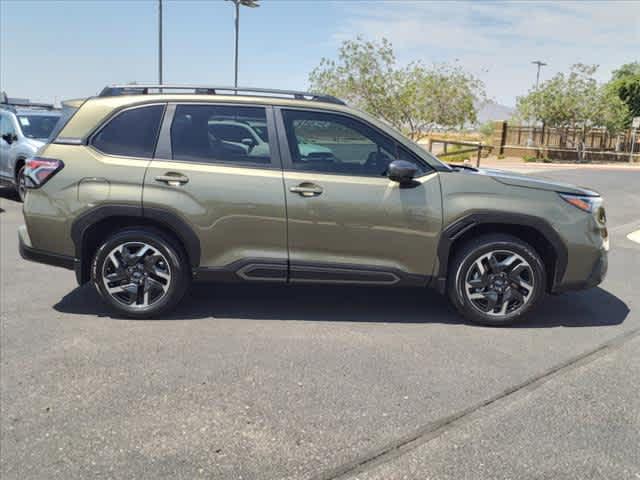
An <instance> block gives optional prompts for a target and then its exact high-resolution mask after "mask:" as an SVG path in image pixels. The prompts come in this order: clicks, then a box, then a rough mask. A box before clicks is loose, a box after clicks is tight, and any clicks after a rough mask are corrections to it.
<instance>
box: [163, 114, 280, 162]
mask: <svg viewBox="0 0 640 480" xmlns="http://www.w3.org/2000/svg"><path fill="white" fill-rule="evenodd" d="M266 125H267V117H266V113H265V109H264V108H260V107H244V106H232V105H178V106H177V107H176V112H175V115H174V117H173V123H172V125H171V151H172V154H173V159H174V160H182V161H187V162H198V163H226V164H247V165H265V166H266V165H271V153H270V150H269V141H268V139H266V138H265V137H263V136H261V135H260V131H259V128H263V129H266Z"/></svg>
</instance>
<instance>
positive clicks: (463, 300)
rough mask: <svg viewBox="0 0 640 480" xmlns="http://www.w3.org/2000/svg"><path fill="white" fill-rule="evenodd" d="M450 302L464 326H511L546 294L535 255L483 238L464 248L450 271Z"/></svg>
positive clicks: (504, 239) (518, 243)
mask: <svg viewBox="0 0 640 480" xmlns="http://www.w3.org/2000/svg"><path fill="white" fill-rule="evenodd" d="M449 272H450V278H449V282H448V283H449V285H448V293H449V298H450V299H451V302H452V303H453V305H454V306H455V307H456V308H457V309H458V311H459V312H460V313H461V314H462V315H463V316H464V317H465V318H467V319H468V320H470V321H472V322H474V323H479V324H484V325H507V324H511V323H514V322H516V321H518V320H520V319H522V317H523V316H525V315H526V314H527V312H529V311H531V309H532V308H533V307H534V306H535V305H536V303H537V302H538V301H539V300H540V298H541V297H542V296H543V294H544V291H545V270H544V265H543V263H542V260H541V259H540V256H539V255H538V253H537V252H536V251H535V250H534V249H533V248H532V247H531V246H530V245H528V244H527V243H525V242H523V241H522V240H520V239H519V238H516V237H513V236H510V235H503V234H495V235H484V236H481V237H479V238H477V239H474V240H472V241H470V242H468V243H467V244H465V245H464V246H463V247H462V248H461V249H460V250H459V251H458V252H457V253H456V255H455V257H454V258H453V261H452V263H451V265H450V270H449Z"/></svg>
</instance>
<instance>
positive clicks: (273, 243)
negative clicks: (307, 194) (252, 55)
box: [143, 103, 287, 282]
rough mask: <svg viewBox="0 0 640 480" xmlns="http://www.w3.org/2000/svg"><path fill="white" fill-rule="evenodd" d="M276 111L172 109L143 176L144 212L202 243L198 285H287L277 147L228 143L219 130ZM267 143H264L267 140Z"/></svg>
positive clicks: (267, 118)
mask: <svg viewBox="0 0 640 480" xmlns="http://www.w3.org/2000/svg"><path fill="white" fill-rule="evenodd" d="M272 115H273V112H272V109H271V107H265V106H258V105H256V106H245V105H233V104H214V103H172V104H169V106H168V108H167V113H166V115H165V118H164V122H163V126H162V129H161V134H160V138H159V142H158V147H157V149H156V154H155V157H154V159H153V161H152V162H151V163H150V165H149V168H148V169H147V173H146V176H145V182H144V193H143V208H144V210H145V213H146V212H149V210H150V209H160V210H168V211H170V212H171V213H173V214H175V215H177V216H178V217H180V218H181V219H182V220H183V221H184V222H185V223H186V224H187V225H189V227H190V228H191V229H192V230H193V231H194V232H195V234H196V236H197V237H198V239H199V242H200V251H201V254H200V261H199V265H200V268H199V269H198V270H197V272H196V273H197V277H200V278H206V279H209V280H216V279H219V280H232V279H246V280H264V281H276V282H278V281H279V282H284V281H286V275H287V246H286V213H285V204H284V192H283V185H282V170H281V167H280V156H279V153H278V148H277V145H276V146H274V145H273V142H270V141H267V142H266V143H265V147H264V148H256V145H254V144H253V143H252V142H248V141H247V142H246V143H243V142H242V141H240V142H238V141H237V138H235V137H234V138H226V137H225V135H224V131H223V129H217V128H214V126H216V125H221V124H227V123H228V124H231V125H234V124H239V125H247V126H249V125H250V124H251V123H252V122H262V123H263V124H266V125H267V126H268V133H269V135H270V138H271V137H273V138H275V130H274V127H273V122H272ZM270 138H268V139H267V140H270Z"/></svg>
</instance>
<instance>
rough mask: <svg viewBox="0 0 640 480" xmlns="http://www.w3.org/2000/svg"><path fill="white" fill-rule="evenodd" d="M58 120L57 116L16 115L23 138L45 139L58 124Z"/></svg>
mask: <svg viewBox="0 0 640 480" xmlns="http://www.w3.org/2000/svg"><path fill="white" fill-rule="evenodd" d="M58 118H59V116H58V115H18V122H20V127H21V128H22V134H23V135H24V136H25V137H27V138H39V139H46V138H49V135H51V131H52V130H53V127H55V126H56V123H58Z"/></svg>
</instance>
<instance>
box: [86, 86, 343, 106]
mask: <svg viewBox="0 0 640 480" xmlns="http://www.w3.org/2000/svg"><path fill="white" fill-rule="evenodd" d="M176 90H177V91H181V92H183V93H195V94H197V95H228V94H232V95H248V96H253V97H274V98H293V99H295V100H309V101H312V102H326V103H335V104H337V105H346V104H345V102H343V101H342V100H340V99H339V98H336V97H334V96H331V95H324V94H321V93H313V92H300V91H296V90H275V89H270V88H250V87H238V88H235V87H220V86H206V85H171V84H136V83H131V84H125V85H109V86H107V87H104V89H102V91H101V92H100V94H99V95H98V96H100V97H114V96H118V95H148V94H152V93H174V91H176ZM185 90H187V91H189V92H184V91H185Z"/></svg>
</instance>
